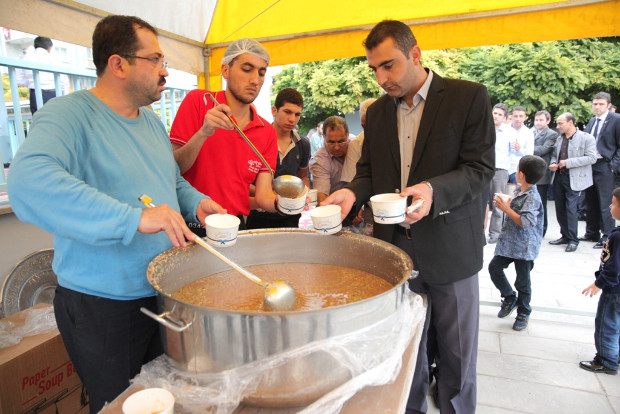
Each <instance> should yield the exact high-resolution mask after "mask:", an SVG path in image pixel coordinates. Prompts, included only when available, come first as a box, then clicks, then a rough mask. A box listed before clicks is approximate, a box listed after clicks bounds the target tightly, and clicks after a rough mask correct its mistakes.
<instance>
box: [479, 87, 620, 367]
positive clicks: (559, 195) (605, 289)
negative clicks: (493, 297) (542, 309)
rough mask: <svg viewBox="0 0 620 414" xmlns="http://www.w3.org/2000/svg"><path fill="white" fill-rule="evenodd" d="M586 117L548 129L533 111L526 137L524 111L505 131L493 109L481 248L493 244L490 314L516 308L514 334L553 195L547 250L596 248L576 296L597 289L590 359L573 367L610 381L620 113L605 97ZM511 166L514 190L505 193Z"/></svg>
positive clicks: (504, 115)
mask: <svg viewBox="0 0 620 414" xmlns="http://www.w3.org/2000/svg"><path fill="white" fill-rule="evenodd" d="M592 112H593V115H594V116H593V117H592V118H591V119H590V120H589V122H588V123H587V125H586V126H585V128H584V130H583V131H581V130H579V129H578V128H577V123H576V120H575V117H574V116H573V114H571V113H569V112H565V113H562V114H560V115H558V116H557V118H556V127H557V131H554V130H552V129H550V128H549V123H550V121H551V116H550V114H549V112H547V111H544V110H541V111H538V112H536V114H535V117H534V127H533V128H532V130H531V132H532V133H531V134H528V133H527V132H526V131H524V128H523V121H524V120H525V119H526V114H525V108H523V107H521V106H516V107H514V108H513V110H512V122H511V123H510V125H507V124H506V123H505V122H506V120H507V119H508V114H509V112H508V107H507V106H506V105H505V104H502V103H499V104H497V105H495V106H494V107H493V119H494V123H495V131H496V142H495V151H496V162H495V175H494V178H493V181H492V183H491V189H490V193H491V194H492V198H491V200H490V203H491V208H492V214H491V218H490V221H489V226H488V227H489V228H488V235H489V238H488V242H489V243H491V244H494V243H497V246H496V248H495V255H494V257H493V259H492V260H491V262H490V263H489V266H488V270H489V274H490V277H491V280H492V281H493V284H494V285H495V287H496V288H497V289H498V290H499V292H500V295H501V297H502V303H501V306H500V310H499V312H498V314H497V316H498V317H499V318H505V317H507V316H509V315H510V314H511V313H512V312H513V311H514V310H515V309H516V310H517V316H516V319H515V322H514V324H513V329H514V330H517V331H521V330H523V329H525V328H526V327H527V325H528V321H529V317H530V314H531V311H532V309H531V306H530V299H531V294H532V289H531V280H530V271H531V270H532V268H533V267H534V260H535V259H536V258H537V257H538V254H539V251H540V245H541V243H542V239H543V237H544V236H545V234H546V232H547V226H548V220H549V219H548V217H547V209H546V204H547V202H548V199H549V194H550V193H551V194H553V199H554V202H555V211H556V220H557V222H558V224H559V226H560V238H558V239H555V240H551V241H549V244H551V245H555V246H561V245H566V248H565V251H566V252H569V253H571V252H574V251H576V250H577V247H578V245H579V242H580V241H591V242H594V245H593V247H594V248H595V249H602V252H601V262H600V265H599V270H598V271H596V273H595V277H596V280H595V282H594V283H593V284H592V285H590V286H588V287H587V288H585V289H584V290H583V294H584V295H586V296H588V295H589V296H593V295H595V294H597V293H599V292H601V291H602V294H601V297H600V300H599V306H598V309H597V314H596V318H595V334H594V338H595V341H594V342H595V346H596V355H595V357H594V358H593V359H592V360H591V361H582V362H580V364H579V366H580V367H581V368H583V369H585V370H588V371H591V372H596V373H599V372H603V373H606V374H613V375H615V374H617V372H618V362H619V361H620V357H619V355H618V352H619V349H620V344H619V342H620V337H619V335H618V332H619V331H620V309H619V308H618V306H617V304H618V303H619V302H618V297H619V296H618V295H619V294H620V278H619V275H620V267H619V264H620V259H618V255H619V254H620V253H619V252H618V251H617V250H618V241H617V240H616V239H617V237H618V235H617V231H618V227H616V220H617V219H619V218H620V207H619V206H620V204H619V201H620V200H618V197H620V188H618V187H619V184H620V182H619V180H620V164H619V161H620V115H617V114H616V113H615V107H613V105H612V103H611V96H610V95H609V94H608V93H606V92H600V93H597V94H596V95H594V97H593V98H592ZM515 162H516V163H518V166H517V168H516V182H517V187H516V188H515V189H510V188H509V186H510V183H511V180H512V176H513V174H515V172H514V171H515V170H514V165H515ZM580 198H581V199H583V200H585V206H586V208H585V210H586V213H585V220H586V230H585V234H584V235H583V236H581V237H580V236H579V235H578V234H577V228H578V220H579V201H580ZM511 263H514V267H515V273H516V279H515V281H514V288H515V289H514V290H513V288H512V286H511V284H510V282H509V281H508V279H507V278H506V275H505V273H504V269H506V268H507V267H508V266H509V265H510V264H511ZM614 304H615V305H614Z"/></svg>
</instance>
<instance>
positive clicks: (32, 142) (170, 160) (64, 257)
mask: <svg viewBox="0 0 620 414" xmlns="http://www.w3.org/2000/svg"><path fill="white" fill-rule="evenodd" d="M93 60H94V63H95V67H96V68H97V84H96V86H95V87H94V88H92V89H89V90H82V91H78V92H74V93H71V94H69V95H66V96H62V97H58V98H55V99H52V100H50V101H49V102H48V103H47V104H46V105H45V106H43V108H41V109H40V110H39V111H38V112H37V116H36V117H35V119H34V122H33V124H32V127H31V128H30V133H29V134H28V139H27V140H26V141H25V142H24V144H23V145H22V147H21V148H20V150H19V151H18V153H17V155H16V157H15V159H14V160H13V163H12V164H11V168H10V170H9V179H8V187H9V194H10V197H11V207H12V208H13V210H14V211H15V214H17V216H18V217H19V218H20V219H21V220H23V221H25V222H27V223H32V224H35V225H37V226H39V227H41V228H42V229H44V230H46V231H48V232H50V233H52V234H53V235H54V262H53V265H52V266H53V269H54V272H55V273H56V275H57V276H58V286H57V288H56V293H55V297H54V313H55V316H56V323H57V324H58V329H59V330H60V334H61V336H62V339H63V342H64V344H65V347H66V348H67V352H68V354H69V357H70V358H71V362H72V363H73V365H74V367H75V369H76V371H77V373H78V375H79V377H80V379H81V380H82V382H83V383H84V385H85V386H86V391H87V392H88V396H89V406H90V412H91V413H98V412H99V411H100V410H101V408H102V407H103V405H104V403H105V402H106V401H112V400H114V398H116V397H117V396H118V395H119V394H120V393H122V392H123V391H124V390H125V389H126V388H127V387H129V381H130V379H131V378H133V377H134V376H135V375H137V374H138V373H139V372H140V369H141V367H142V365H143V364H145V363H147V362H149V361H150V360H152V359H153V358H155V357H157V356H159V355H160V354H161V353H162V346H161V340H160V337H159V325H158V323H157V322H155V321H154V320H152V319H151V318H149V317H147V316H145V315H144V314H143V313H142V312H140V308H142V307H144V308H147V309H149V310H151V311H152V312H157V301H156V299H157V298H156V294H157V292H156V291H155V290H154V289H153V287H152V286H151V285H150V284H149V283H148V280H147V279H146V277H145V274H146V268H147V266H148V264H149V263H150V262H151V260H152V259H153V258H154V257H155V256H156V255H157V254H159V253H161V252H163V251H164V250H166V249H168V248H171V247H172V246H185V245H186V242H185V240H186V239H187V240H193V239H194V237H195V236H194V235H193V233H192V232H191V231H190V229H189V228H188V227H187V226H186V225H185V222H186V221H194V222H198V221H200V222H203V223H204V219H205V217H206V216H207V215H208V214H211V213H224V212H225V210H224V209H223V208H222V207H220V206H219V205H218V204H217V203H215V202H214V201H213V200H211V199H209V198H208V197H206V196H205V195H204V194H201V193H199V192H198V191H196V190H195V189H194V188H193V187H192V186H191V185H190V184H189V183H188V182H187V181H185V179H183V178H182V177H181V176H180V173H179V169H178V167H177V164H176V163H175V160H174V157H173V155H172V151H171V149H170V142H169V140H168V134H167V132H166V129H165V127H164V126H163V124H162V123H161V121H160V120H159V118H158V117H157V115H156V114H155V113H154V112H153V111H151V110H150V109H147V108H144V107H145V106H147V105H150V104H152V103H153V102H154V101H156V100H158V99H159V98H160V96H161V93H162V91H163V90H164V84H165V83H166V76H168V71H167V70H166V68H165V66H164V57H163V52H162V50H161V48H160V47H159V42H158V40H157V31H156V30H155V29H154V28H153V27H152V26H151V25H149V24H148V23H147V22H145V21H143V20H141V19H138V18H136V17H131V16H108V17H106V18H104V19H102V20H101V21H100V22H99V23H98V24H97V27H96V28H95V32H94V34H93ZM143 193H145V194H148V195H149V196H150V197H152V198H153V201H154V202H155V203H156V204H157V207H154V208H149V209H145V208H144V206H142V204H141V203H140V201H139V200H138V197H140V195H141V194H143Z"/></svg>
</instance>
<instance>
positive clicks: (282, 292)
mask: <svg viewBox="0 0 620 414" xmlns="http://www.w3.org/2000/svg"><path fill="white" fill-rule="evenodd" d="M138 199H139V200H140V201H141V202H142V204H144V205H145V206H147V207H148V208H151V207H155V204H153V202H152V201H153V200H152V199H151V197H149V196H147V195H146V194H142V195H141V196H140V197H138ZM194 241H195V242H196V243H197V244H199V245H200V246H202V247H204V248H205V249H207V250H208V251H209V252H210V253H212V254H213V255H215V256H216V257H217V258H218V259H220V260H221V261H223V262H224V263H226V264H227V265H228V266H230V267H232V268H233V269H235V270H236V271H237V272H239V273H241V274H242V275H243V276H245V277H247V278H248V279H250V280H251V281H252V282H254V283H256V284H258V285H261V286H262V287H264V288H265V298H264V300H263V304H264V305H265V309H267V310H269V311H290V310H293V308H294V307H295V302H296V301H297V295H296V294H295V289H293V287H292V286H291V285H290V284H288V283H287V282H284V281H282V280H275V281H273V282H266V281H264V280H262V279H261V278H259V277H258V276H256V275H254V274H252V273H250V272H248V271H247V270H245V269H244V268H242V267H241V266H239V265H238V264H237V263H235V262H233V261H232V260H230V259H229V258H228V257H226V256H224V255H223V254H222V253H220V252H218V251H217V250H215V248H213V247H212V246H211V245H209V243H207V242H206V241H204V240H203V239H202V238H201V237H198V236H196V238H195V239H194Z"/></svg>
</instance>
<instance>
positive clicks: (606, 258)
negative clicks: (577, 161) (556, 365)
mask: <svg viewBox="0 0 620 414" xmlns="http://www.w3.org/2000/svg"><path fill="white" fill-rule="evenodd" d="M609 209H610V210H611V215H612V216H613V218H614V219H615V220H620V188H616V189H614V191H613V199H612V200H611V205H610V206H609ZM619 245H620V227H616V228H615V229H613V230H612V231H611V232H610V233H609V236H608V238H607V241H605V243H604V244H603V251H602V252H601V264H600V266H599V269H598V271H597V272H595V273H594V275H595V276H596V280H595V281H594V283H592V284H591V285H590V286H588V287H587V288H585V289H584V290H583V292H582V293H583V294H584V295H586V296H588V295H589V296H590V297H592V296H594V295H596V294H597V293H598V292H600V291H601V290H602V291H603V293H601V298H600V299H599V301H598V308H597V309H596V318H595V319H594V346H596V355H595V356H594V359H593V360H592V361H581V362H580V363H579V366H580V367H581V368H583V369H585V370H587V371H591V372H596V373H599V372H604V373H605V374H609V375H616V374H617V373H618V362H620V360H619V358H618V351H619V350H620V349H619V348H620V346H619V345H618V341H620V334H619V332H620V277H619V275H620V254H618V246H619Z"/></svg>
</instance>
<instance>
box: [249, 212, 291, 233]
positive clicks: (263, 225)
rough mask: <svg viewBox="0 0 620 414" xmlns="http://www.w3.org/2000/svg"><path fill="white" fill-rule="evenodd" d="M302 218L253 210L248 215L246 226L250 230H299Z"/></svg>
mask: <svg viewBox="0 0 620 414" xmlns="http://www.w3.org/2000/svg"><path fill="white" fill-rule="evenodd" d="M300 218H301V214H295V215H292V216H288V215H286V216H281V215H279V214H278V213H269V212H267V211H257V210H252V211H250V214H249V215H248V218H247V221H246V224H245V225H246V227H247V229H248V230H253V229H275V228H281V227H292V228H298V227H299V219H300Z"/></svg>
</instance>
